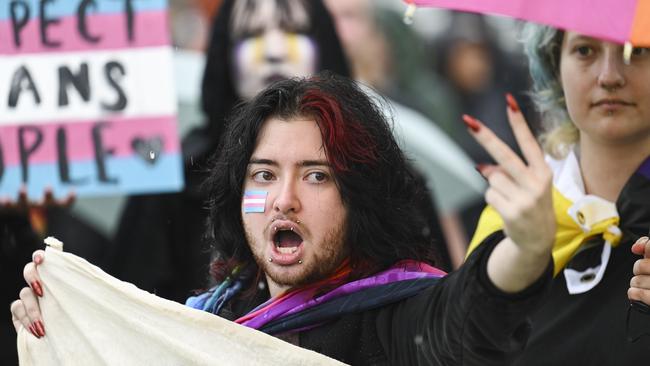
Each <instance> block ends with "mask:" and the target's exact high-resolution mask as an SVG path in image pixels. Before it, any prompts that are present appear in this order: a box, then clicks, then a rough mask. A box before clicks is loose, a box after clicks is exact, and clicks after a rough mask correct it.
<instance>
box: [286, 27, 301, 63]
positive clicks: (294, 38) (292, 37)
mask: <svg viewBox="0 0 650 366" xmlns="http://www.w3.org/2000/svg"><path fill="white" fill-rule="evenodd" d="M287 48H288V49H287V55H288V56H289V61H290V62H292V63H293V62H298V60H299V49H298V35H297V34H295V33H290V34H288V35H287Z"/></svg>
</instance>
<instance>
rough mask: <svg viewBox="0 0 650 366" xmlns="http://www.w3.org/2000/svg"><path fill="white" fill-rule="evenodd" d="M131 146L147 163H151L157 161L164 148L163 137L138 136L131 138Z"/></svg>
mask: <svg viewBox="0 0 650 366" xmlns="http://www.w3.org/2000/svg"><path fill="white" fill-rule="evenodd" d="M131 147H132V148H133V151H135V152H136V153H137V154H138V155H139V156H140V157H141V158H142V160H144V161H145V162H146V163H149V164H151V165H153V164H155V163H156V160H158V157H159V156H160V153H161V152H162V148H163V139H162V138H161V137H152V138H148V139H147V138H142V137H136V138H134V139H133V140H131Z"/></svg>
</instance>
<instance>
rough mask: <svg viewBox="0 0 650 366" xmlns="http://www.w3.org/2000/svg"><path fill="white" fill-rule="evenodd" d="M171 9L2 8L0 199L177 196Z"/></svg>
mask: <svg viewBox="0 0 650 366" xmlns="http://www.w3.org/2000/svg"><path fill="white" fill-rule="evenodd" d="M169 43H170V42H169V35H168V18H167V2H166V0H2V1H0V197H16V195H17V192H18V190H19V189H20V187H21V185H23V184H24V185H25V186H26V187H27V189H28V195H29V196H30V198H32V199H38V198H40V197H42V196H43V191H44V189H45V188H47V187H50V188H52V189H53V191H54V193H55V195H56V196H62V195H65V194H66V193H67V192H70V191H73V192H75V193H76V194H77V195H78V196H90V195H108V194H114V193H120V194H123V193H144V192H161V191H173V190H179V189H180V188H182V185H183V174H182V159H181V154H180V147H179V142H178V134H177V123H176V99H175V92H174V86H173V82H172V51H171V47H170V45H169Z"/></svg>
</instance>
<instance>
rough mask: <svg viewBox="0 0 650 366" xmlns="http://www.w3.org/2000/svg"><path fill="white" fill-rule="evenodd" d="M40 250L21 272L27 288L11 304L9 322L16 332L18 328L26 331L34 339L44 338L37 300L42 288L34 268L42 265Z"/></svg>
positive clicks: (41, 294)
mask: <svg viewBox="0 0 650 366" xmlns="http://www.w3.org/2000/svg"><path fill="white" fill-rule="evenodd" d="M44 254H45V252H44V251H42V250H37V251H35V252H34V254H33V255H32V262H30V263H27V265H25V268H24V270H23V276H24V277H25V281H26V282H27V284H28V285H29V287H25V288H23V289H22V290H21V291H20V294H19V297H20V298H19V299H18V300H16V301H14V302H12V303H11V321H12V322H13V324H14V328H15V329H16V332H18V330H19V329H20V327H25V329H28V330H29V331H30V332H31V333H32V334H33V335H34V336H35V337H37V338H41V337H43V336H45V326H44V324H43V317H42V316H41V310H40V306H39V304H38V298H39V297H42V296H43V286H42V285H41V283H42V282H41V279H40V277H39V275H38V271H37V270H36V268H37V267H38V266H39V265H40V264H41V263H43V258H44V257H43V255H44Z"/></svg>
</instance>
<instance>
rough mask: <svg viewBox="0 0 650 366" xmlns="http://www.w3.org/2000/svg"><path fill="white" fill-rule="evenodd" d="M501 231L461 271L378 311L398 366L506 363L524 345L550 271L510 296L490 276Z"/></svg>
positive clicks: (383, 336) (388, 348)
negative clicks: (493, 256)
mask: <svg viewBox="0 0 650 366" xmlns="http://www.w3.org/2000/svg"><path fill="white" fill-rule="evenodd" d="M501 239H503V234H502V233H501V232H498V233H495V234H493V235H492V236H490V237H488V238H487V239H486V240H485V242H484V243H483V244H482V245H480V246H479V248H478V249H477V250H476V251H475V252H473V253H472V255H470V257H469V258H468V259H467V261H466V262H465V263H464V264H463V265H462V266H461V268H459V269H458V270H457V271H455V272H452V273H450V274H449V275H448V276H446V277H445V278H443V279H442V280H441V281H440V282H439V283H438V284H437V285H436V286H433V287H431V288H429V289H427V290H426V291H424V292H422V293H421V294H419V295H417V296H414V297H412V298H410V299H408V300H406V301H402V302H400V303H399V304H396V305H395V306H392V307H390V308H388V309H386V310H384V311H382V312H380V314H379V317H378V322H377V330H378V335H379V338H380V340H381V342H382V343H383V344H382V346H383V348H384V349H385V350H386V353H387V354H388V356H389V358H390V360H391V364H394V365H500V366H502V365H508V364H510V363H511V362H512V360H513V359H514V357H515V356H516V355H517V354H518V352H519V351H520V350H521V349H522V348H523V347H524V345H525V344H526V340H527V338H528V334H529V333H530V320H529V317H530V315H531V313H532V312H533V311H534V310H535V309H536V308H537V307H538V306H539V305H540V303H541V301H542V299H543V298H544V295H545V294H546V293H547V292H548V289H549V286H550V283H551V280H552V273H553V263H552V261H549V266H548V268H547V270H546V272H545V273H544V274H543V275H542V277H540V279H539V280H538V281H536V282H535V283H534V284H532V285H531V286H529V287H528V288H527V289H525V290H523V291H521V292H519V293H515V294H507V293H504V292H502V291H500V290H499V289H497V288H496V287H495V286H494V285H493V284H492V282H491V281H490V279H489V278H488V275H487V259H488V258H489V256H490V253H492V250H493V249H494V247H495V246H496V244H497V243H498V242H500V241H501Z"/></svg>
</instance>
